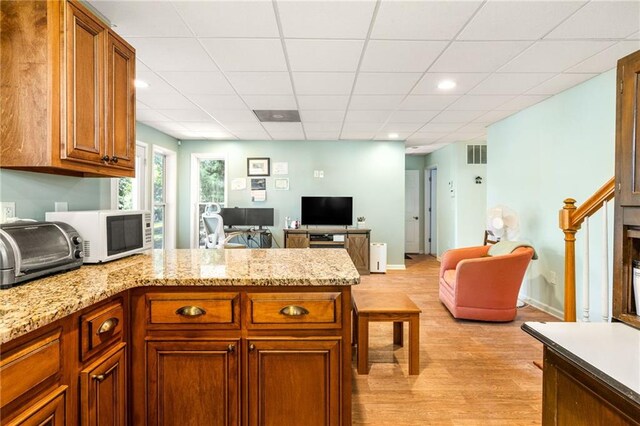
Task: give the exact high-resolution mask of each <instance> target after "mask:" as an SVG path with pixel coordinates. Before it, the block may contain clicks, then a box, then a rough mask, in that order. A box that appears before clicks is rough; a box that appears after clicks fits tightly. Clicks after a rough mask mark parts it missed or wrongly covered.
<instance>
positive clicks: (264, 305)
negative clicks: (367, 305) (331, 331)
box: [247, 293, 342, 328]
mask: <svg viewBox="0 0 640 426" xmlns="http://www.w3.org/2000/svg"><path fill="white" fill-rule="evenodd" d="M247 298H248V300H249V312H250V313H251V314H250V317H249V323H250V324H249V326H250V327H251V328H290V327H292V326H293V327H294V328H339V327H341V323H342V306H341V295H340V293H249V294H248V295H247Z"/></svg>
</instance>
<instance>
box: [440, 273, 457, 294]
mask: <svg viewBox="0 0 640 426" xmlns="http://www.w3.org/2000/svg"><path fill="white" fill-rule="evenodd" d="M442 278H443V279H444V282H445V284H446V285H447V286H449V288H450V289H451V290H453V289H454V288H455V287H456V270H455V269H447V270H446V271H444V274H443V277H442Z"/></svg>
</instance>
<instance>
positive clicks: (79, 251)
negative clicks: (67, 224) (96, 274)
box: [73, 250, 84, 259]
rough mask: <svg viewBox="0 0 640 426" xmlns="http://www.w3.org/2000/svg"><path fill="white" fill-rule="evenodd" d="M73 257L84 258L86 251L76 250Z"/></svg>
mask: <svg viewBox="0 0 640 426" xmlns="http://www.w3.org/2000/svg"><path fill="white" fill-rule="evenodd" d="M73 257H75V258H76V259H82V258H83V257H84V252H83V251H82V250H74V251H73Z"/></svg>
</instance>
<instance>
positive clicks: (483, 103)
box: [447, 95, 514, 111]
mask: <svg viewBox="0 0 640 426" xmlns="http://www.w3.org/2000/svg"><path fill="white" fill-rule="evenodd" d="M513 98H514V96H512V95H465V96H463V97H461V98H460V99H458V100H457V101H455V102H454V103H452V104H451V105H449V107H448V108H447V110H449V111H481V110H484V111H490V110H492V109H495V108H497V107H498V106H500V105H502V104H504V103H506V102H507V101H510V100H511V99H513Z"/></svg>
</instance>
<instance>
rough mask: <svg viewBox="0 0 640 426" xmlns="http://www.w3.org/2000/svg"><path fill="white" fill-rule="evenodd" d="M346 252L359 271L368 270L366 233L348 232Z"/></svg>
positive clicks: (364, 271) (365, 271) (367, 238)
mask: <svg viewBox="0 0 640 426" xmlns="http://www.w3.org/2000/svg"><path fill="white" fill-rule="evenodd" d="M347 241H348V245H347V252H348V253H349V256H350V257H351V260H352V261H353V264H354V265H355V267H356V269H357V270H358V271H359V272H360V273H368V272H369V237H368V236H367V235H366V234H349V236H348V240H347Z"/></svg>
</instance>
